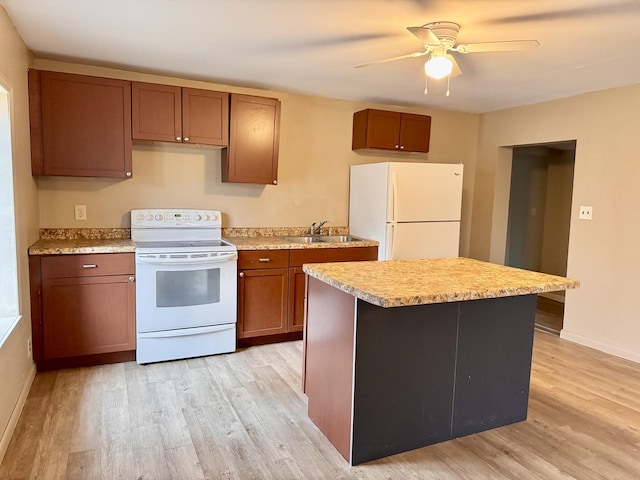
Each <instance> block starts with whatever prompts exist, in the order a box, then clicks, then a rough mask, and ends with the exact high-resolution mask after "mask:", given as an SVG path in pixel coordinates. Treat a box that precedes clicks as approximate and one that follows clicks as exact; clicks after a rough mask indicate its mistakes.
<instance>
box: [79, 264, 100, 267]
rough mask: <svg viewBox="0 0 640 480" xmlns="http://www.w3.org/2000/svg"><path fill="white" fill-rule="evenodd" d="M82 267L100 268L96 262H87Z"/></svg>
mask: <svg viewBox="0 0 640 480" xmlns="http://www.w3.org/2000/svg"><path fill="white" fill-rule="evenodd" d="M82 268H98V265H96V264H95V263H85V264H84V265H82Z"/></svg>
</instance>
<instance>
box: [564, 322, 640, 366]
mask: <svg viewBox="0 0 640 480" xmlns="http://www.w3.org/2000/svg"><path fill="white" fill-rule="evenodd" d="M560 338H562V339H564V340H569V341H570V342H574V343H579V344H580V345H584V346H585V347H590V348H594V349H596V350H599V351H601V352H604V353H608V354H610V355H614V356H616V357H620V358H624V359H625V360H631V361H632V362H636V363H640V352H632V351H629V350H624V349H622V348H618V347H616V346H614V345H611V344H608V343H604V342H600V341H598V340H594V339H592V338H589V337H585V336H582V335H580V334H577V333H573V332H568V331H567V330H566V329H562V330H561V331H560Z"/></svg>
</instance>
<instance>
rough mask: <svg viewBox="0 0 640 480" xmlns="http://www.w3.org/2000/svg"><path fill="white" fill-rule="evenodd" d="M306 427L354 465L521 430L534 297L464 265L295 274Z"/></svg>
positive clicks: (523, 279) (568, 284) (525, 284)
mask: <svg viewBox="0 0 640 480" xmlns="http://www.w3.org/2000/svg"><path fill="white" fill-rule="evenodd" d="M303 269H304V272H305V273H306V274H307V275H308V281H307V309H306V318H305V329H304V332H305V333H304V367H303V389H304V392H305V393H306V395H307V397H308V399H309V417H310V418H311V420H312V421H313V422H314V423H315V424H316V425H317V426H318V428H319V429H320V430H321V431H322V432H323V433H324V435H325V436H326V437H327V438H328V439H329V441H330V442H331V443H332V444H333V445H334V446H335V447H336V449H337V450H338V451H339V452H340V453H341V454H342V456H343V457H344V458H345V459H346V460H347V461H349V462H350V463H351V464H352V465H357V464H359V463H363V462H366V461H369V460H373V459H377V458H381V457H385V456H388V455H392V454H395V453H399V452H403V451H407V450H411V449H414V448H418V447H422V446H425V445H430V444H433V443H437V442H441V441H444V440H448V439H452V438H457V437H461V436H464V435H469V434H472V433H476V432H481V431H484V430H488V429H490V428H495V427H499V426H503V425H507V424H510V423H514V422H518V421H522V420H525V419H526V417H527V404H528V397H529V376H530V371H531V352H532V346H533V329H534V320H535V310H536V296H537V294H538V293H543V292H551V291H558V290H566V289H568V288H577V287H578V286H579V282H577V281H575V280H571V279H567V278H564V277H558V276H553V275H546V274H542V273H537V272H530V271H526V270H520V269H515V268H510V267H504V266H501V265H495V264H491V263H486V262H481V261H477V260H472V259H468V258H441V259H425V260H394V261H387V262H351V263H332V264H314V265H305V266H304V267H303Z"/></svg>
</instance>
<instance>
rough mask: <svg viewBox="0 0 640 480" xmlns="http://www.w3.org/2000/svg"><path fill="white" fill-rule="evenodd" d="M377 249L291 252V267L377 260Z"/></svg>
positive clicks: (352, 248) (326, 249) (351, 248)
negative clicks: (306, 264) (307, 264)
mask: <svg viewBox="0 0 640 480" xmlns="http://www.w3.org/2000/svg"><path fill="white" fill-rule="evenodd" d="M377 259H378V248H377V247H347V248H318V249H312V248H309V249H302V250H291V266H292V267H299V266H300V265H302V264H305V263H325V262H355V261H360V260H377Z"/></svg>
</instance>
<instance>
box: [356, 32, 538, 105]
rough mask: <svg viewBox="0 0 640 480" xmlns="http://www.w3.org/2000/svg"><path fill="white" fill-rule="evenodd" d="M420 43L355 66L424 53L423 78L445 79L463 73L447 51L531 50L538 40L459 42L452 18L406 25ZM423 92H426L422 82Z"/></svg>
mask: <svg viewBox="0 0 640 480" xmlns="http://www.w3.org/2000/svg"><path fill="white" fill-rule="evenodd" d="M407 30H409V32H411V33H412V34H413V35H414V36H415V37H416V38H417V39H418V40H420V42H422V44H423V45H424V51H422V52H414V53H408V54H406V55H400V56H398V57H391V58H385V59H383V60H376V61H373V62H368V63H361V64H360V65H355V66H354V68H360V67H367V66H369V65H376V64H379V63H386V62H393V61H395V60H402V59H405V58H415V57H422V56H425V55H426V56H427V61H426V63H425V64H424V69H425V73H426V78H427V79H428V78H429V77H431V78H434V79H441V78H444V77H447V81H448V79H449V78H451V77H455V76H457V75H460V74H461V73H462V70H460V67H459V66H458V63H457V62H456V59H455V58H454V57H453V55H452V54H451V53H450V52H455V53H480V52H512V51H518V50H531V49H533V48H536V47H537V46H538V45H540V44H539V43H538V41H537V40H507V41H500V42H482V43H459V44H456V41H457V39H458V32H459V31H460V25H458V24H457V23H454V22H431V23H426V24H424V25H422V26H421V27H407ZM424 93H425V94H426V93H427V86H426V84H425V89H424ZM446 95H447V96H449V87H448V85H447V93H446Z"/></svg>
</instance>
